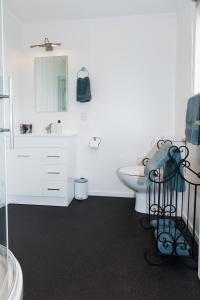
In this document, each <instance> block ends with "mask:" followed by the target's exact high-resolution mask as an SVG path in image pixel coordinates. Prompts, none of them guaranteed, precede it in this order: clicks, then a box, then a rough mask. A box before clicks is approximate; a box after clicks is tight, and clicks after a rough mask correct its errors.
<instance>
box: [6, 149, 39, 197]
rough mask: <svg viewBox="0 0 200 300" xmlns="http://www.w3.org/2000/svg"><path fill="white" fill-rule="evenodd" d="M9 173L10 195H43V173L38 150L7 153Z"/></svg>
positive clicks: (16, 150) (19, 150)
mask: <svg viewBox="0 0 200 300" xmlns="http://www.w3.org/2000/svg"><path fill="white" fill-rule="evenodd" d="M7 172H8V176H7V186H8V195H31V196H40V195H41V192H42V189H41V171H40V164H39V152H38V151H37V149H29V148H24V149H14V150H9V151H7Z"/></svg>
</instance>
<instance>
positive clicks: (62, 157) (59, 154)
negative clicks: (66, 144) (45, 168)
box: [41, 148, 67, 165]
mask: <svg viewBox="0 0 200 300" xmlns="http://www.w3.org/2000/svg"><path fill="white" fill-rule="evenodd" d="M66 162H67V153H66V150H65V149H54V148H52V149H46V150H44V151H43V153H42V154H41V163H42V164H44V165H59V164H61V165H62V164H65V163H66Z"/></svg>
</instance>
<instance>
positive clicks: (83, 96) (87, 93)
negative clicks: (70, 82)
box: [76, 77, 92, 102]
mask: <svg viewBox="0 0 200 300" xmlns="http://www.w3.org/2000/svg"><path fill="white" fill-rule="evenodd" d="M91 99H92V96H91V89H90V79H89V77H85V78H77V86H76V100H77V101H78V102H89V101H90V100H91Z"/></svg>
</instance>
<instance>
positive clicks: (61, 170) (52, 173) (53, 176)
mask: <svg viewBox="0 0 200 300" xmlns="http://www.w3.org/2000/svg"><path fill="white" fill-rule="evenodd" d="M42 178H43V180H44V181H67V171H66V167H65V166H61V165H44V166H42Z"/></svg>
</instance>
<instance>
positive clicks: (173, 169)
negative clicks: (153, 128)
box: [144, 143, 185, 192]
mask: <svg viewBox="0 0 200 300" xmlns="http://www.w3.org/2000/svg"><path fill="white" fill-rule="evenodd" d="M169 149H170V150H169ZM169 151H170V153H171V157H170V156H169ZM180 161H181V153H180V151H177V147H175V146H172V145H171V143H164V144H163V145H162V146H161V147H160V149H159V150H158V151H157V152H156V153H155V154H154V155H153V156H152V158H151V159H150V160H149V162H148V163H147V165H146V167H145V172H144V173H145V176H146V177H147V182H146V183H147V186H151V185H152V181H151V180H150V178H149V173H150V172H151V171H153V170H157V169H159V168H160V167H163V168H164V174H163V178H164V180H165V181H167V182H168V185H169V186H170V188H171V189H173V190H176V191H178V192H184V191H185V181H184V180H183V179H182V177H181V176H178V180H176V176H175V175H176V173H177V166H178V164H179V163H180ZM179 171H180V173H181V175H182V176H183V167H182V166H180V167H179ZM151 176H152V173H151ZM171 176H172V177H173V178H172V179H170V177H171ZM151 179H154V178H153V177H151Z"/></svg>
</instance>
